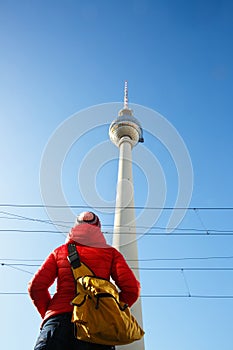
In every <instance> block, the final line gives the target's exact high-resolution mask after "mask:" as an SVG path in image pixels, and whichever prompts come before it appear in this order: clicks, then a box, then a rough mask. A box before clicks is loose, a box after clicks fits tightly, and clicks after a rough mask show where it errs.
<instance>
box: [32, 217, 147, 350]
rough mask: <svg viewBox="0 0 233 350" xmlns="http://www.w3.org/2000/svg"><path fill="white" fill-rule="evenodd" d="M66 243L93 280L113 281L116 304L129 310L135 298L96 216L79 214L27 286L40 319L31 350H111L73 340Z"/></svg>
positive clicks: (134, 284)
mask: <svg viewBox="0 0 233 350" xmlns="http://www.w3.org/2000/svg"><path fill="white" fill-rule="evenodd" d="M70 243H74V244H75V245H76V249H77V251H78V253H79V256H80V260H81V262H83V263H84V264H86V265H87V266H88V267H89V268H90V269H91V270H92V271H93V272H94V273H95V275H96V276H98V277H101V278H105V279H107V280H110V278H112V279H113V281H114V282H115V284H116V285H117V287H118V288H119V290H120V293H119V297H120V301H122V302H124V303H126V304H128V305H129V306H132V305H133V304H134V303H135V301H136V300H137V299H138V297H139V293H140V284H139V282H138V281H137V279H136V277H135V275H134V273H133V272H132V270H131V269H130V267H129V266H128V264H127V263H126V261H125V259H124V257H123V255H122V254H121V253H120V252H119V251H118V250H117V249H115V248H113V247H111V246H110V245H108V244H107V243H106V240H105V237H104V235H103V233H102V232H101V223H100V220H99V218H98V216H97V215H96V214H94V213H92V212H83V213H81V214H80V215H79V216H78V217H77V219H76V222H75V225H74V227H73V228H72V229H71V230H70V232H69V234H68V236H67V239H66V242H65V244H63V245H61V246H60V247H58V248H56V249H55V250H54V251H53V252H52V253H51V254H50V255H49V256H48V257H47V259H46V260H45V261H44V263H43V264H42V265H41V267H40V268H39V270H38V271H37V272H36V274H35V275H34V276H33V278H32V280H31V281H30V282H29V285H28V292H29V295H30V297H31V299H32V301H33V303H34V305H35V307H36V308H37V310H38V312H39V313H40V315H41V317H42V325H41V329H40V334H39V336H38V339H37V341H36V345H35V347H34V350H114V349H115V347H114V346H109V345H100V344H93V343H88V342H84V341H81V340H78V339H77V338H76V337H75V336H74V325H73V323H72V322H71V317H72V311H73V306H72V305H71V301H72V300H73V299H74V297H75V295H76V288H75V281H74V277H73V273H72V270H71V266H70V263H69V261H68V259H67V256H68V244H70ZM55 280H57V285H56V292H55V294H54V295H53V296H51V295H50V293H49V288H50V286H51V285H52V284H53V283H54V282H55Z"/></svg>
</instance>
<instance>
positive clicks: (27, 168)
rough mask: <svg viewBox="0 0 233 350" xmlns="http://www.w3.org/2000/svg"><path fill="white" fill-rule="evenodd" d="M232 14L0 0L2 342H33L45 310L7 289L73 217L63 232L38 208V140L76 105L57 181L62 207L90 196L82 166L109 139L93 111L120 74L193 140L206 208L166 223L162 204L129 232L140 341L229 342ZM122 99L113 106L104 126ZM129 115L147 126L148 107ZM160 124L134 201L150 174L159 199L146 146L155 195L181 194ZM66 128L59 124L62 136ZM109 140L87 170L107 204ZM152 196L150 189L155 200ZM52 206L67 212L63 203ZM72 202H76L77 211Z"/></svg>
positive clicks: (118, 90) (162, 349)
mask: <svg viewBox="0 0 233 350" xmlns="http://www.w3.org/2000/svg"><path fill="white" fill-rule="evenodd" d="M232 17H233V4H232V2H231V1H227V0H225V1H224V0H223V1H220V0H219V1H217V0H213V1H208V0H206V1H199V0H197V1H183V0H175V1H172V0H165V1H162V0H158V1H157V0H156V1H152V0H151V1H149V0H148V1H146V0H144V1H139V0H128V1H121V0H120V1H107V0H100V1H93V0H92V1H91V0H90V1H87V2H83V1H79V0H76V1H71V0H68V1H60V0H56V1H54V0H51V1H49V2H48V1H44V0H40V1H35V0H34V1H33V0H31V1H29V0H28V1H26V0H22V1H16V0H12V1H11V0H8V1H5V0H2V1H1V2H0V47H1V55H0V96H1V103H0V121H1V127H0V159H1V171H0V194H1V200H0V204H1V207H0V211H1V213H0V220H1V232H0V240H1V244H0V259H1V260H0V262H1V264H5V265H1V266H0V268H1V269H0V281H1V282H0V293H10V294H0V306H1V310H2V315H3V317H2V321H1V329H2V334H3V335H2V337H1V347H2V348H6V349H10V350H11V349H14V348H16V347H18V344H19V343H20V346H21V347H22V348H24V349H25V350H29V349H32V348H33V345H34V343H35V340H36V337H37V335H38V331H39V325H40V321H41V320H40V317H39V316H38V314H37V312H36V310H35V309H34V307H33V305H32V304H31V301H30V300H29V298H28V296H27V295H25V294H22V295H21V294H12V293H26V291H27V283H28V281H29V280H30V278H31V276H32V275H31V274H32V273H34V272H35V271H36V269H37V266H28V265H39V264H40V263H41V262H42V261H43V260H44V259H45V258H46V256H47V255H48V254H49V252H50V251H51V250H52V249H54V248H56V247H57V246H58V245H60V244H63V242H64V238H65V237H64V235H65V232H67V231H68V230H69V227H70V226H71V225H72V221H71V220H70V219H69V218H68V217H67V220H66V221H67V222H64V221H65V220H64V219H62V221H63V223H62V224H63V225H64V226H63V227H62V226H59V227H60V229H61V230H60V231H62V232H59V231H58V226H56V225H55V226H54V225H52V224H50V223H49V224H46V223H44V222H41V221H45V220H50V218H49V217H48V216H47V213H46V210H45V209H44V208H43V207H38V205H41V206H43V205H44V202H43V199H42V198H41V184H40V174H41V164H42V160H43V154H44V152H45V151H46V146H47V145H48V142H49V140H51V139H52V138H53V136H52V135H54V133H56V131H57V130H59V128H60V127H61V126H62V127H63V126H64V125H66V123H67V120H70V119H69V118H72V117H71V116H77V118H78V119H77V120H78V121H79V122H80V129H78V128H77V135H79V134H80V130H81V128H84V129H85V128H86V129H87V130H88V132H86V133H85V134H84V135H82V137H80V138H79V139H77V140H76V141H75V142H74V143H73V144H72V145H70V149H69V152H68V153H67V154H66V156H65V158H64V161H63V165H62V176H61V181H62V189H63V191H64V195H65V197H66V200H67V203H68V205H77V206H80V210H82V208H81V207H82V206H88V207H89V206H90V203H89V202H88V203H86V202H85V198H83V197H82V195H83V194H84V196H85V193H89V192H88V191H89V188H90V185H89V183H82V184H81V185H80V182H79V181H78V173H79V169H80V166H81V165H82V161H83V160H84V159H86V157H87V154H88V152H90V151H91V150H97V151H98V148H97V146H99V145H100V144H101V143H103V142H108V141H109V138H108V125H107V124H104V125H103V124H102V121H103V118H105V117H103V115H100V114H101V113H99V111H101V110H103V111H105V110H106V108H105V107H106V104H111V103H113V102H121V101H122V100H123V86H124V80H128V82H129V103H132V104H137V105H141V106H145V108H148V109H150V110H154V111H156V112H158V113H160V115H162V116H163V118H165V119H163V120H165V121H167V122H166V123H168V124H169V123H171V125H172V126H173V127H174V128H175V130H176V131H177V132H178V134H179V135H180V137H181V138H182V139H183V141H184V143H185V145H186V147H187V149H188V152H189V155H190V159H191V161H192V166H193V174H194V181H193V193H192V199H191V202H190V208H215V209H212V210H207V209H199V210H193V209H190V210H188V211H187V213H186V215H185V217H184V219H183V221H182V222H181V223H180V225H179V227H177V230H175V231H173V233H171V234H169V235H168V234H166V233H165V230H164V228H165V227H166V225H167V222H168V220H169V216H170V214H171V211H170V210H167V209H164V210H163V211H162V213H161V216H160V217H159V218H158V221H156V222H155V223H154V224H153V227H152V228H151V230H149V231H148V232H147V234H146V235H144V236H143V237H141V238H140V239H139V240H138V249H139V258H140V269H141V270H140V276H141V284H142V296H143V297H142V305H143V319H144V329H145V332H146V334H145V348H146V349H154V348H156V349H157V350H170V349H171V348H175V349H176V348H177V349H178V348H179V350H187V349H189V350H194V349H195V350H196V349H197V348H198V349H199V350H204V349H205V350H206V349H210V348H211V349H212V350H217V349H219V348H221V349H224V350H231V349H232V343H233V340H232V332H233V326H232V311H233V298H224V296H233V287H232V286H233V284H232V277H233V272H232V271H231V270H227V269H226V268H232V267H233V264H232V257H233V251H232V243H233V242H232V240H233V239H232V237H233V236H232V232H233V221H232V210H220V209H216V208H231V207H233V205H232V197H233V190H232V178H233V167H232V151H233V140H232V129H233V128H232V112H233V107H232V90H233V65H232V62H233V57H232V56H233V48H232V39H233V24H232ZM102 104H104V105H103V106H105V107H103V109H101V108H102V107H101V108H99V107H95V108H94V110H96V111H97V112H98V113H97V114H96V116H95V115H94V117H93V125H98V126H97V127H96V128H94V129H93V130H91V128H90V127H88V125H87V120H88V117H87V118H86V117H85V116H86V114H85V113H86V112H85V111H86V109H88V111H89V109H90V108H91V110H92V106H96V105H97V106H98V105H102ZM117 106H118V105H117ZM119 106H120V105H119ZM135 108H136V110H137V107H136V105H135ZM118 110H119V109H118V108H116V111H115V112H114V109H113V107H112V105H111V108H110V112H111V113H110V114H109V124H110V123H111V122H112V120H113V118H114V116H116V115H117V112H118ZM139 110H140V109H139ZM80 111H82V112H80ZM83 111H84V112H83ZM114 113H115V114H114ZM87 115H88V116H89V115H90V114H87ZM94 118H96V119H94ZM137 118H138V119H139V120H140V122H141V124H142V126H143V121H144V126H146V125H145V124H146V116H144V115H137ZM143 118H144V120H143ZM166 125H167V124H166ZM157 127H158V125H157V124H156V119H153V118H152V119H151V133H152V135H151V134H150V133H149V132H148V131H145V135H144V137H145V143H144V144H143V145H141V144H139V145H138V146H137V147H135V149H134V150H133V157H134V159H139V163H138V164H135V165H134V169H133V170H134V180H135V205H136V206H137V207H139V208H144V207H145V206H146V198H147V191H148V186H149V185H148V179H151V178H152V182H153V184H154V186H155V189H157V190H158V197H159V190H160V189H159V185H160V182H159V180H158V179H159V176H158V173H157V172H156V171H154V169H155V168H153V167H152V166H151V171H150V170H149V172H148V173H146V171H148V168H150V165H151V164H150V161H149V160H148V159H149V158H147V157H145V158H144V159H143V162H142V163H140V162H141V160H142V157H141V158H140V154H141V153H140V152H141V150H142V149H146V150H149V151H150V152H152V154H153V155H154V157H155V158H156V159H157V161H158V164H160V168H161V169H162V171H161V173H160V175H161V174H162V173H163V174H164V178H165V179H166V190H167V193H166V198H165V202H164V207H165V208H168V207H169V208H170V207H173V206H174V204H175V200H176V196H177V191H178V190H177V186H178V178H179V177H178V176H177V169H176V164H175V162H174V159H173V158H172V156H171V149H166V147H165V146H164V144H163V142H161V141H159V140H158V139H156V138H155V137H153V135H154V134H153V132H155V131H156V130H157ZM72 132H73V135H75V133H76V131H75V130H72ZM69 137H71V136H70V134H69V133H68V134H67V133H66V134H65V140H67V139H68V140H69ZM63 141H64V139H63V140H61V145H60V146H59V149H57V151H56V152H54V158H53V159H51V161H54V160H56V157H58V156H59V154H60V151H61V148H62V145H63ZM60 147H61V148H60ZM143 147H144V148H143ZM175 147H176V145H175ZM107 150H108V151H107ZM97 151H96V152H97ZM106 152H108V153H107V154H108V155H110V156H109V157H110V158H107V157H106V163H105V162H103V153H101V154H100V152H99V155H98V152H97V153H96V159H97V160H100V163H101V162H103V165H102V166H101V167H100V169H99V170H98V171H97V170H96V169H94V168H92V163H91V162H88V168H87V174H86V175H87V178H88V176H89V175H90V174H91V173H93V174H94V175H95V176H96V183H95V186H96V189H97V192H98V193H99V195H100V196H101V197H102V198H103V199H104V200H105V201H109V202H110V203H111V205H113V203H114V202H113V201H114V198H115V185H116V179H117V160H116V158H117V148H116V147H114V145H112V144H110V141H109V144H108V143H106ZM137 157H138V158H137ZM148 157H149V156H148ZM100 165H101V164H100ZM158 169H159V168H158ZM59 176H60V174H57V178H55V179H53V178H52V179H51V177H50V174H49V172H48V183H49V181H51V186H52V183H53V181H54V182H56V181H58V180H59ZM161 179H162V176H161V178H160V180H161ZM156 186H157V187H156ZM93 198H94V199H93V201H94V202H95V197H94V193H93ZM98 203H99V202H96V203H94V204H95V205H96V206H97V207H98ZM153 203H154V204H153ZM157 203H158V199H157V197H156V196H155V199H154V202H153V201H152V206H153V207H155V206H156V205H157ZM22 204H23V205H25V206H24V207H19V206H18V205H22ZM34 204H36V205H37V206H36V207H33V206H32V205H34ZM52 204H57V203H52ZM57 210H61V217H62V216H63V215H64V213H65V211H64V210H62V209H57ZM142 210H143V209H138V210H137V214H139V213H140V211H142ZM78 211H79V208H75V209H73V215H75V214H76V212H78ZM145 211H147V213H148V211H149V209H148V208H147V209H145ZM155 212H156V211H155V210H151V216H152V217H153V216H155V215H156V213H155ZM98 214H99V215H100V217H101V218H102V223H103V231H105V232H106V237H107V238H108V239H109V240H110V241H111V233H112V229H113V227H112V225H113V215H112V214H111V213H106V212H103V210H102V211H101V209H100V208H99V211H98ZM59 215H60V214H58V216H59ZM138 226H140V222H138ZM61 227H62V228H61ZM147 229H148V227H147ZM178 229H179V230H178ZM9 230H11V231H9ZM12 230H16V231H15V232H12ZM25 230H26V231H30V230H31V231H32V232H25ZM226 230H227V231H230V232H227V233H229V234H227V235H226V234H224V232H223V231H226ZM21 231H22V232H21ZM35 231H39V232H35ZM43 231H56V232H55V233H52V232H43ZM207 231H208V232H209V233H210V234H208V235H207V234H206V232H207ZM184 233H185V234H184ZM187 258H188V259H187ZM191 258H192V259H191ZM198 258H199V259H198ZM200 258H201V259H200ZM13 259H14V260H13ZM6 264H18V265H10V266H7V265H6ZM19 264H24V265H19ZM151 268H157V269H158V268H161V270H155V269H154V270H151ZM174 268H177V270H172V269H174ZM188 268H189V269H191V268H192V270H188ZM204 268H205V270H203V269H204ZM213 268H218V270H211V269H213ZM220 268H223V269H222V270H219V269H220ZM19 269H21V270H23V271H21V270H19ZM200 269H202V270H200ZM189 294H190V295H191V297H185V296H187V295H189ZM149 296H150V297H149ZM175 296H176V297H175ZM197 296H199V297H197ZM200 296H201V297H200ZM207 296H218V297H217V298H210V297H207ZM15 325H16V326H17V328H16V329H15V330H14V331H13V329H14V326H15Z"/></svg>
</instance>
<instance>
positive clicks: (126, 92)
mask: <svg viewBox="0 0 233 350" xmlns="http://www.w3.org/2000/svg"><path fill="white" fill-rule="evenodd" d="M128 108H129V107H128V81H127V80H125V89H124V109H128Z"/></svg>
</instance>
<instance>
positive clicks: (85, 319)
mask: <svg viewBox="0 0 233 350" xmlns="http://www.w3.org/2000/svg"><path fill="white" fill-rule="evenodd" d="M68 250H69V256H68V260H69V261H70V264H71V268H72V271H73V275H74V278H75V281H76V287H77V295H76V297H75V298H74V299H73V301H72V304H73V306H74V308H73V315H72V322H73V323H74V325H75V336H76V338H77V339H80V340H84V341H87V342H90V343H97V344H104V345H124V344H129V343H132V342H134V341H135V340H139V339H141V338H142V337H143V335H144V331H143V330H142V328H141V327H140V326H139V324H138V323H137V321H136V319H135V318H134V316H133V315H132V314H131V312H130V309H129V307H128V305H127V304H124V303H122V302H121V301H120V300H119V293H118V291H117V288H116V286H115V285H114V284H113V283H111V282H110V281H108V280H106V279H103V278H100V277H97V276H95V275H94V273H93V272H92V271H91V270H90V269H89V268H88V267H87V266H86V265H85V264H83V263H81V262H80V259H79V255H78V252H77V250H76V246H75V244H69V245H68Z"/></svg>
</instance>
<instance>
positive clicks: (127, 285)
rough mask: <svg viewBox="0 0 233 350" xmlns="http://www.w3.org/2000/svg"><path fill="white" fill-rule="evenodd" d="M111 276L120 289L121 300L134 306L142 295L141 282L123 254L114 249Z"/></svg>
mask: <svg viewBox="0 0 233 350" xmlns="http://www.w3.org/2000/svg"><path fill="white" fill-rule="evenodd" d="M111 277H112V278H113V280H114V281H115V283H116V285H117V286H118V287H119V289H120V293H119V295H120V301H123V302H124V303H126V304H128V305H129V306H132V305H133V304H134V303H135V301H136V300H137V299H138V297H139V295H140V283H139V281H138V280H137V279H136V277H135V275H134V273H133V271H132V270H131V268H130V267H129V266H128V264H127V262H126V261H125V258H124V257H123V255H122V254H121V253H120V252H118V250H116V249H114V259H113V264H112V271H111Z"/></svg>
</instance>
